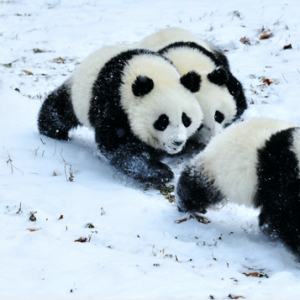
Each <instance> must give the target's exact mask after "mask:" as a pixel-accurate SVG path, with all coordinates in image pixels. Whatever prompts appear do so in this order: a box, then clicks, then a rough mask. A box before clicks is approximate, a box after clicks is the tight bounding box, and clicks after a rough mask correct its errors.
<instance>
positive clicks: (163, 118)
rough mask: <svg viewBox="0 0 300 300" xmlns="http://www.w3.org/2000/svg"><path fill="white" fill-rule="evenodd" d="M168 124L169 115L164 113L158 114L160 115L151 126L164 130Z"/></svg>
mask: <svg viewBox="0 0 300 300" xmlns="http://www.w3.org/2000/svg"><path fill="white" fill-rule="evenodd" d="M168 125H169V117H168V116H167V115H165V114H163V115H160V117H159V118H158V119H157V120H156V121H155V122H154V124H153V127H154V128H155V129H156V130H159V131H164V130H165V129H166V128H167V127H168Z"/></svg>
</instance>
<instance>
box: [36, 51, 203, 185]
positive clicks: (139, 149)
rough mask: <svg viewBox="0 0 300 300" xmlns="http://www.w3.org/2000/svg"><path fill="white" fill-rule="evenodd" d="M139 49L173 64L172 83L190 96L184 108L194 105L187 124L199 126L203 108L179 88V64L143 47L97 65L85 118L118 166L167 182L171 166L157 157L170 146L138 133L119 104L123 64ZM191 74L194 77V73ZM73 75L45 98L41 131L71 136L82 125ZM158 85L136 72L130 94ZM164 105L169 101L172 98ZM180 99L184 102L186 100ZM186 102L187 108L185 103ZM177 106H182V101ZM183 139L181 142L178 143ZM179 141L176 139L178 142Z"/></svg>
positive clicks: (143, 179) (135, 175)
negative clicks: (175, 78) (149, 141)
mask: <svg viewBox="0 0 300 300" xmlns="http://www.w3.org/2000/svg"><path fill="white" fill-rule="evenodd" d="M139 55H146V56H147V55H149V56H150V57H161V59H162V60H164V61H166V62H167V63H168V64H169V65H170V67H171V68H172V69H174V70H175V71H174V72H176V76H178V83H177V82H174V84H175V83H176V84H177V85H176V88H177V89H180V93H182V95H183V96H184V98H186V99H185V100H186V101H187V103H186V104H184V105H185V107H186V109H187V110H192V111H193V112H192V113H191V114H192V119H193V124H192V126H190V128H187V130H190V131H195V130H196V129H197V127H198V126H199V125H200V124H201V120H202V112H201V109H200V108H198V103H197V100H196V99H195V98H194V96H193V95H192V94H191V93H190V92H189V91H187V89H184V88H181V87H182V85H180V75H179V73H178V72H177V70H176V69H175V67H174V66H173V65H172V63H171V62H169V61H168V60H167V59H166V58H164V57H163V56H161V55H159V54H157V53H154V52H151V51H148V50H143V49H134V50H127V51H122V52H121V53H119V54H117V55H115V56H113V57H112V58H111V59H110V60H109V61H107V62H106V63H105V64H104V66H103V67H102V68H101V69H100V70H99V74H98V76H97V78H96V79H95V81H94V83H93V86H92V99H91V102H90V108H89V111H88V116H87V118H88V122H89V123H90V126H91V127H92V128H94V129H95V140H96V143H97V145H98V147H99V149H100V151H101V152H102V154H104V156H106V157H107V158H108V159H109V161H110V163H111V164H112V165H113V166H114V167H115V168H116V169H117V170H118V171H119V172H121V173H122V174H125V175H127V176H128V177H130V178H132V179H134V180H136V181H138V182H141V183H144V182H150V183H154V184H158V183H166V182H169V181H170V180H172V179H173V177H174V174H173V172H172V171H171V169H170V168H169V167H168V166H167V165H165V164H163V163H161V162H160V161H159V159H160V157H161V155H162V154H163V153H165V152H166V150H164V149H161V148H156V147H154V146H153V145H149V144H147V143H146V142H143V141H142V140H141V139H140V138H139V137H137V136H136V134H134V132H133V131H132V128H131V125H130V122H129V119H128V115H127V113H126V111H125V110H124V107H123V106H122V104H121V94H120V93H121V92H120V89H121V85H122V84H123V81H122V80H123V75H124V74H123V72H124V68H125V66H127V65H128V64H129V63H130V62H131V60H132V59H133V58H134V57H137V56H139ZM157 71H158V72H162V71H161V70H157ZM172 72H173V70H172ZM172 74H173V73H172ZM177 74H178V75H177ZM124 76H125V75H124ZM190 79H191V80H192V81H193V80H194V78H193V74H192V75H191V76H190ZM71 81H72V77H71V79H69V80H67V81H66V82H65V83H64V84H63V85H62V86H61V87H59V88H58V89H56V90H55V91H53V92H52V93H50V95H49V96H48V97H47V98H46V100H45V101H44V103H43V105H42V107H41V109H40V112H39V116H38V129H39V131H40V133H41V134H44V135H46V136H49V137H51V138H55V139H60V140H68V139H69V136H68V132H69V131H70V129H72V128H76V127H77V126H79V125H84V124H83V123H84V122H81V120H80V118H78V116H76V113H75V111H74V107H73V103H72V91H71V88H72V85H71V83H70V82H71ZM154 85H155V83H153V81H152V79H151V78H148V77H147V76H142V75H141V76H137V78H136V81H135V82H133V83H132V87H131V92H132V93H133V95H132V96H133V97H134V96H135V97H137V98H138V99H140V98H143V97H146V95H147V94H149V93H151V90H152V89H153V88H154ZM180 86H181V87H180ZM186 88H188V87H186ZM181 89H182V90H181ZM139 101H145V100H142V99H141V100H139ZM178 103H181V101H180V102H179V101H178ZM188 103H190V106H188ZM162 105H165V106H166V107H168V105H169V104H162ZM170 105H171V106H170V110H172V105H174V103H173V104H172V103H171V104H170ZM180 105H181V106H182V104H180ZM182 108H183V109H184V106H182ZM178 109H179V110H180V109H181V107H180V108H178ZM79 114H80V113H79ZM182 116H183V114H182ZM145 117H146V116H145ZM181 118H182V117H181V115H180V116H179V120H178V122H182V120H181ZM188 134H192V133H188ZM180 143H183V142H180ZM180 143H179V142H178V144H180ZM175 146H177V145H176V143H175V142H174V147H175ZM178 149H179V148H178ZM174 150H175V149H174Z"/></svg>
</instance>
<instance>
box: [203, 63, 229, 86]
mask: <svg viewBox="0 0 300 300" xmlns="http://www.w3.org/2000/svg"><path fill="white" fill-rule="evenodd" d="M207 78H208V80H209V81H210V82H212V83H214V84H217V85H223V84H225V83H226V82H227V80H228V72H227V70H225V69H224V68H223V67H219V68H217V69H215V70H214V71H212V72H211V73H209V74H208V75H207Z"/></svg>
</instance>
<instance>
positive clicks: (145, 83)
mask: <svg viewBox="0 0 300 300" xmlns="http://www.w3.org/2000/svg"><path fill="white" fill-rule="evenodd" d="M153 88H154V82H153V80H152V79H151V78H149V77H147V76H138V77H137V78H136V80H135V82H134V83H133V84H132V86H131V90H132V93H133V94H134V95H135V96H136V97H140V96H144V95H146V94H148V93H150V92H151V91H152V89H153Z"/></svg>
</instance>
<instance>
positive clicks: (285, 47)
mask: <svg viewBox="0 0 300 300" xmlns="http://www.w3.org/2000/svg"><path fill="white" fill-rule="evenodd" d="M286 49H292V44H289V45H286V46H284V47H283V50H286Z"/></svg>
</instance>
